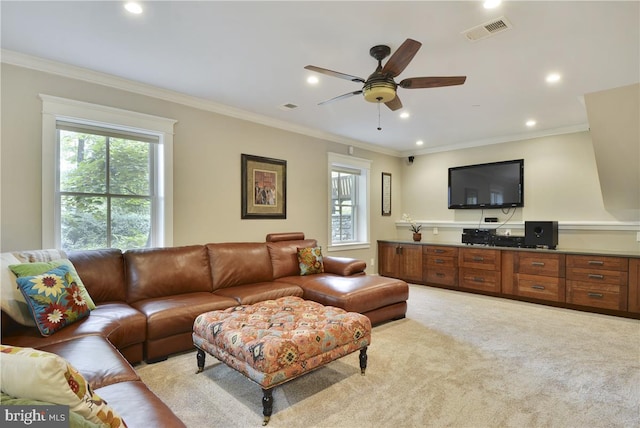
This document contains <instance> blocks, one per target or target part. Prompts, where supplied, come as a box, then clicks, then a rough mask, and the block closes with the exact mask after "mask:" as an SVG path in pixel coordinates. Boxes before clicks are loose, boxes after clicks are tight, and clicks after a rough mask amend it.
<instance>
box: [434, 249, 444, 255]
mask: <svg viewBox="0 0 640 428" xmlns="http://www.w3.org/2000/svg"><path fill="white" fill-rule="evenodd" d="M433 252H434V253H436V254H442V253H444V250H438V249H436V250H433Z"/></svg>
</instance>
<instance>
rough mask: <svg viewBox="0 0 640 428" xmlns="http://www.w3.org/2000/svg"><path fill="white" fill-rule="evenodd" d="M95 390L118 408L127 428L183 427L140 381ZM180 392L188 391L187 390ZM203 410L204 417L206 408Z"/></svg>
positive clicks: (204, 423)
mask: <svg viewBox="0 0 640 428" xmlns="http://www.w3.org/2000/svg"><path fill="white" fill-rule="evenodd" d="M96 392H97V393H98V394H100V396H101V397H102V398H104V399H105V400H106V401H107V402H108V403H109V404H110V405H111V406H113V408H114V409H118V413H119V414H120V415H121V416H122V418H123V419H124V420H125V421H126V423H127V427H128V428H149V427H163V428H184V427H185V424H184V423H183V422H182V421H181V420H180V419H179V418H178V417H177V416H176V415H175V413H173V412H172V411H171V409H169V407H167V405H166V404H164V403H163V402H162V401H161V400H160V399H159V398H158V396H157V395H155V394H154V393H153V392H151V390H149V388H148V387H147V386H146V385H145V384H144V383H143V382H142V381H133V382H120V383H114V384H112V385H109V386H105V387H103V388H100V389H97V390H96ZM180 393H181V394H183V393H188V391H181V392H180ZM203 412H204V413H203V414H204V417H205V418H206V409H204V410H203ZM205 420H206V419H205ZM203 426H206V422H203Z"/></svg>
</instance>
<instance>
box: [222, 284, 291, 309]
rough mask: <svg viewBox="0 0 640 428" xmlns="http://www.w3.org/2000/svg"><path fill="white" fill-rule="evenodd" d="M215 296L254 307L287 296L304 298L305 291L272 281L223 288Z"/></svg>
mask: <svg viewBox="0 0 640 428" xmlns="http://www.w3.org/2000/svg"><path fill="white" fill-rule="evenodd" d="M215 294H217V295H220V296H227V297H232V298H234V299H235V300H236V301H237V302H238V304H240V305H253V304H254V303H258V302H263V301H265V300H274V299H279V298H280V297H286V296H296V297H302V294H303V291H302V288H300V287H298V286H297V285H294V284H287V283H284V282H275V281H270V282H258V283H255V284H244V285H238V286H236V287H229V288H221V289H220V290H216V292H215Z"/></svg>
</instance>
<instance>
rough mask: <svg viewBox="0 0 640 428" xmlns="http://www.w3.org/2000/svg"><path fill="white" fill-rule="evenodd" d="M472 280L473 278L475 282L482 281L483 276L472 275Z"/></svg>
mask: <svg viewBox="0 0 640 428" xmlns="http://www.w3.org/2000/svg"><path fill="white" fill-rule="evenodd" d="M473 280H474V281H475V282H484V278H483V277H481V276H474V277H473Z"/></svg>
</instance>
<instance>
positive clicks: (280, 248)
mask: <svg viewBox="0 0 640 428" xmlns="http://www.w3.org/2000/svg"><path fill="white" fill-rule="evenodd" d="M317 245H318V242H317V241H316V240H315V239H302V240H295V241H278V242H267V248H268V249H269V256H270V257H271V266H272V267H273V278H274V279H277V278H282V277H283V276H291V275H300V266H299V265H298V248H305V247H316V246H317Z"/></svg>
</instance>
